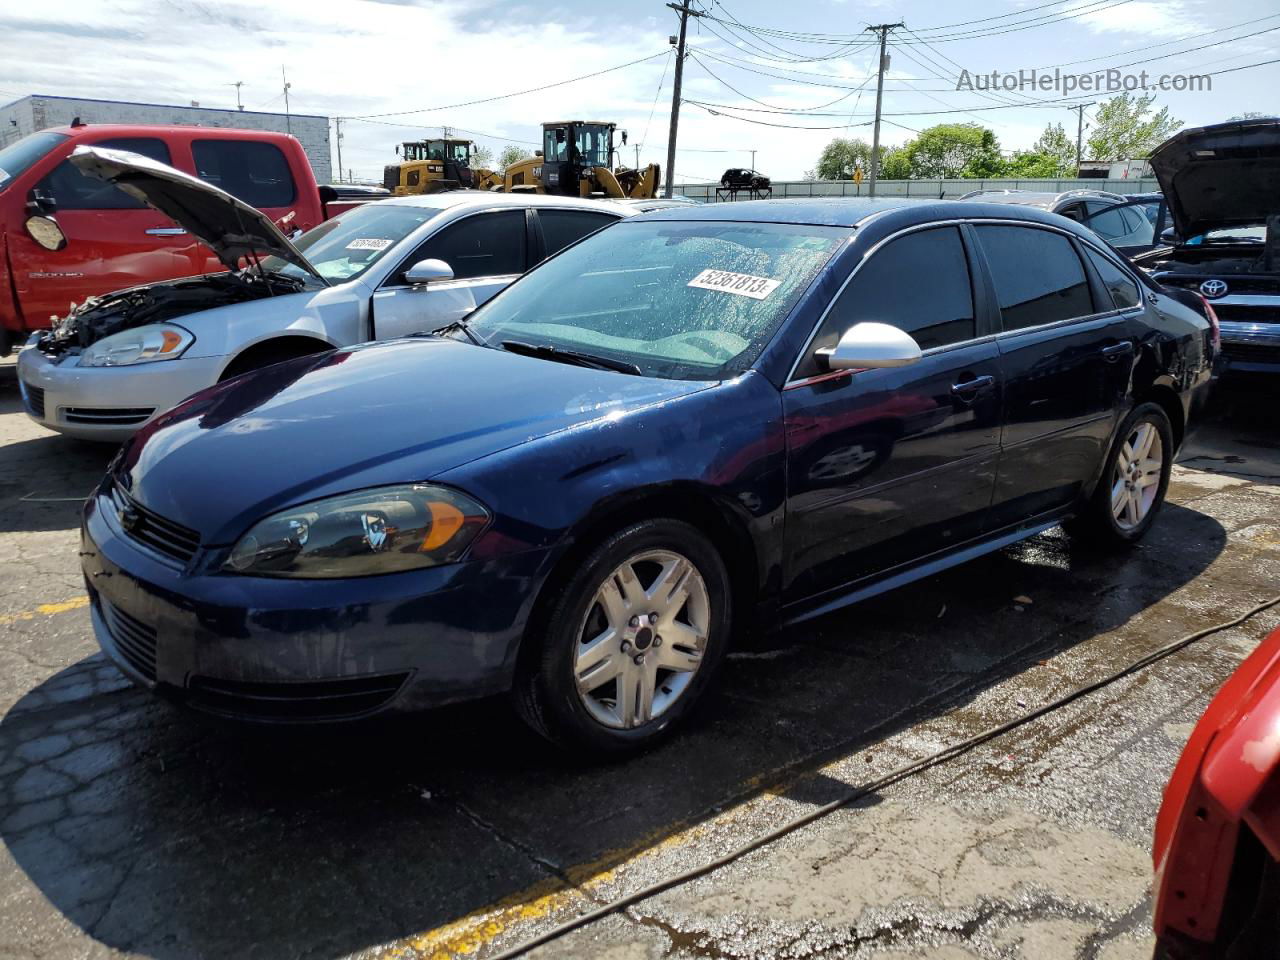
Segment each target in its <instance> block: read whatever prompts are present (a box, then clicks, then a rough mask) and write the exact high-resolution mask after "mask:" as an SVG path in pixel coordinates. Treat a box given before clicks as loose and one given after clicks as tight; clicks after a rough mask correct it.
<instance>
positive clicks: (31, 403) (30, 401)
mask: <svg viewBox="0 0 1280 960" xmlns="http://www.w3.org/2000/svg"><path fill="white" fill-rule="evenodd" d="M19 382H20V383H21V381H19ZM21 386H22V399H23V400H25V401H26V403H27V412H28V413H30V414H31V415H32V416H33V417H39V418H40V419H41V420H43V419H44V388H43V387H32V386H29V385H28V384H25V383H22V384H21Z"/></svg>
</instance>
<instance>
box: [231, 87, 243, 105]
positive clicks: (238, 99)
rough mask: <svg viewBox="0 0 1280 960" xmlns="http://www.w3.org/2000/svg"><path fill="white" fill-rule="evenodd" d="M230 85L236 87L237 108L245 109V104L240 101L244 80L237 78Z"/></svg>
mask: <svg viewBox="0 0 1280 960" xmlns="http://www.w3.org/2000/svg"><path fill="white" fill-rule="evenodd" d="M230 86H233V87H235V88H236V109H237V110H243V109H244V104H243V103H241V102H240V88H241V87H243V86H244V81H243V80H237V81H236V82H235V83H233V84H230Z"/></svg>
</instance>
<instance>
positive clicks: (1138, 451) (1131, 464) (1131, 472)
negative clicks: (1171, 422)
mask: <svg viewBox="0 0 1280 960" xmlns="http://www.w3.org/2000/svg"><path fill="white" fill-rule="evenodd" d="M1163 472H1164V442H1163V441H1162V440H1161V439H1160V431H1159V430H1157V429H1156V428H1155V425H1154V424H1151V423H1148V422H1146V421H1142V422H1141V423H1138V424H1135V425H1134V428H1133V430H1132V431H1131V432H1130V433H1129V436H1128V437H1127V438H1126V439H1125V442H1124V443H1122V444H1121V445H1120V451H1119V453H1118V455H1117V456H1116V465H1115V469H1114V470H1113V471H1112V476H1111V515H1112V516H1113V517H1114V518H1115V521H1116V525H1117V526H1118V527H1119V528H1120V529H1121V530H1132V529H1134V528H1135V527H1137V526H1138V525H1139V524H1140V523H1142V521H1143V520H1144V519H1146V516H1147V514H1149V513H1150V512H1151V508H1152V506H1153V505H1154V504H1155V502H1156V496H1157V494H1159V492H1160V478H1161V475H1162V473H1163Z"/></svg>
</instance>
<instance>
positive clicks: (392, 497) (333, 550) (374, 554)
mask: <svg viewBox="0 0 1280 960" xmlns="http://www.w3.org/2000/svg"><path fill="white" fill-rule="evenodd" d="M488 521H489V511H487V510H486V509H485V508H484V507H482V506H481V505H480V504H478V503H476V502H475V501H474V500H472V499H471V498H470V497H468V496H466V495H465V494H463V493H459V492H458V491H457V490H450V489H449V488H447V487H437V486H433V485H431V484H404V485H401V486H394V487H374V488H372V489H370V490H360V491H357V492H355V493H345V494H342V495H340V496H336V497H328V498H326V499H324V500H316V501H314V502H312V503H305V504H302V505H301V506H299V507H295V508H293V509H291V510H282V511H281V512H280V513H277V514H274V515H272V516H270V517H267V518H266V519H265V520H261V521H259V522H258V523H256V524H254V526H253V527H252V528H251V529H250V530H249V532H248V533H246V534H245V535H244V536H243V537H241V538H240V540H239V542H238V543H236V545H235V546H234V547H233V548H232V550H231V554H230V556H228V557H227V560H226V562H225V563H224V564H223V569H224V570H226V571H228V572H231V573H243V574H250V575H253V576H266V577H300V578H331V577H365V576H370V575H372V574H379V573H398V572H400V571H403V570H415V569H419V568H421V567H435V566H439V565H441V564H444V563H452V562H454V561H455V560H457V559H458V558H459V557H461V556H462V554H463V552H464V551H465V550H466V549H467V547H468V546H470V545H471V541H472V540H474V539H475V538H476V535H477V534H478V533H479V532H480V531H481V530H482V529H483V528H484V525H485V524H486V523H488Z"/></svg>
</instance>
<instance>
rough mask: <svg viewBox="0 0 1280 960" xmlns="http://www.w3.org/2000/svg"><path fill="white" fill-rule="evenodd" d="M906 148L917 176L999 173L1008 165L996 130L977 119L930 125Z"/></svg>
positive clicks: (943, 177)
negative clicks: (981, 124)
mask: <svg viewBox="0 0 1280 960" xmlns="http://www.w3.org/2000/svg"><path fill="white" fill-rule="evenodd" d="M903 150H904V151H906V154H907V159H908V161H909V163H910V168H911V177H912V179H915V180H932V179H935V178H940V179H951V178H956V177H966V178H980V177H995V176H999V175H1000V171H1001V170H1002V169H1003V167H1004V160H1003V159H1002V158H1001V156H1000V144H999V141H997V140H996V135H995V133H994V132H993V131H991V130H988V129H987V128H986V127H983V126H980V125H979V124H976V123H940V124H938V125H937V126H933V127H926V128H925V129H924V130H922V131H920V135H919V136H918V137H916V138H915V139H914V140H911V141H908V142H907V144H906V146H904V147H903Z"/></svg>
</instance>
